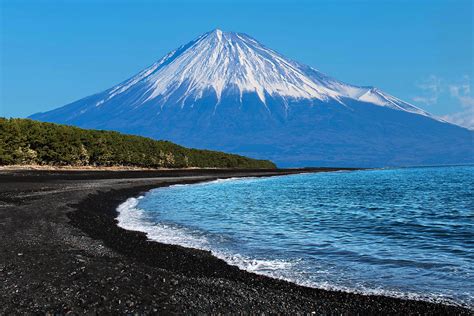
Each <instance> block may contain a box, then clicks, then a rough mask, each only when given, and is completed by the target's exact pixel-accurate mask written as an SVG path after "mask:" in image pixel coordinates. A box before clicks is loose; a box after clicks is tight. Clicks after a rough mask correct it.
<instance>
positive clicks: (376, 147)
mask: <svg viewBox="0 0 474 316" xmlns="http://www.w3.org/2000/svg"><path fill="white" fill-rule="evenodd" d="M32 118H34V119H38V120H43V121H51V122H58V123H66V124H72V125H78V126H81V127H90V128H102V129H112V130H119V131H122V132H127V133H134V134H140V135H144V136H151V137H154V138H160V139H168V140H171V141H175V142H178V143H181V144H183V145H187V146H193V147H200V148H208V149H218V150H227V151H231V152H236V153H240V154H246V155H249V156H253V157H259V158H270V159H273V160H274V161H276V162H277V163H279V164H280V165H315V164H318V165H353V166H385V165H402V164H403V165H413V164H434V163H462V162H472V161H474V159H473V156H474V155H473V154H474V152H473V150H472V145H473V144H472V141H473V133H472V132H470V131H468V130H466V129H463V128H460V127H458V126H455V125H452V124H449V123H446V122H443V121H441V120H439V119H437V118H435V117H433V116H432V115H430V114H429V113H427V112H425V111H423V110H422V109H420V108H417V107H416V106H414V105H411V104H409V103H407V102H404V101H402V100H400V99H398V98H396V97H394V96H391V95H389V94H387V93H385V92H383V91H380V90H379V89H377V88H374V87H360V86H355V85H350V84H347V83H344V82H341V81H339V80H336V79H334V78H331V77H329V76H327V75H325V74H323V73H321V72H319V71H318V70H316V69H314V68H311V67H309V66H306V65H303V64H300V63H297V62H295V61H292V60H289V59H287V58H285V57H284V56H282V55H280V54H278V53H277V52H275V51H273V50H271V49H269V48H267V47H265V46H263V45H262V44H260V43H259V42H258V41H256V40H255V39H253V38H251V37H250V36H248V35H245V34H241V33H232V32H222V31H221V30H218V29H217V30H214V31H211V32H208V33H205V34H203V35H201V36H199V37H198V38H197V39H195V40H193V41H191V42H190V43H188V44H186V45H183V46H181V47H180V48H178V49H176V50H175V51H172V52H170V53H169V54H167V55H166V56H164V57H163V58H161V59H160V60H159V61H158V62H156V63H154V64H153V65H151V66H150V67H148V68H147V69H145V70H143V71H141V72H140V73H138V74H137V75H136V76H133V77H132V78H130V79H128V80H126V81H124V82H122V83H120V84H118V85H116V86H114V87H112V88H111V89H108V90H106V91H104V92H101V93H98V94H95V95H92V96H90V97H87V98H84V99H81V100H79V101H76V102H74V103H71V104H69V105H66V106H64V107H61V108H59V109H56V110H53V111H50V112H46V113H39V114H35V115H33V116H32ZM445 143H446V145H443V144H445ZM446 146H447V147H446ZM451 148H452V150H451Z"/></svg>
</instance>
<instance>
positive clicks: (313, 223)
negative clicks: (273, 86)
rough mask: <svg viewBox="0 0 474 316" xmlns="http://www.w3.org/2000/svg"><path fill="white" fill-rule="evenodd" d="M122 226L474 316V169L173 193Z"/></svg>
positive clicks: (165, 192)
mask: <svg viewBox="0 0 474 316" xmlns="http://www.w3.org/2000/svg"><path fill="white" fill-rule="evenodd" d="M118 210H119V217H118V220H119V225H120V226H122V227H124V228H126V229H131V230H139V231H144V232H146V233H148V237H149V238H150V239H152V240H156V241H160V242H163V243H170V244H178V245H183V246H188V247H193V248H200V249H206V250H211V251H212V252H213V254H214V255H216V256H217V257H219V258H222V259H224V260H226V261H227V262H228V263H230V264H233V265H237V266H239V267H240V268H242V269H245V270H248V271H252V272H255V273H260V274H264V275H268V276H273V277H277V278H281V279H286V280H290V281H292V282H295V283H298V284H301V285H307V286H311V287H317V288H325V289H336V290H346V291H351V292H359V293H367V294H383V295H389V296H396V297H406V298H414V299H423V300H430V301H436V302H444V303H449V304H456V305H464V306H468V307H473V306H474V166H456V167H427V168H404V169H385V170H365V171H352V172H328V173H315V174H303V175H291V176H281V177H271V178H258V179H257V178H245V179H228V180H217V181H213V182H208V183H201V184H192V185H174V186H171V187H168V188H158V189H154V190H152V191H150V192H148V193H147V194H146V195H145V196H144V197H140V198H138V199H135V198H131V199H129V200H127V201H126V202H125V203H123V204H122V205H120V206H119V209H118Z"/></svg>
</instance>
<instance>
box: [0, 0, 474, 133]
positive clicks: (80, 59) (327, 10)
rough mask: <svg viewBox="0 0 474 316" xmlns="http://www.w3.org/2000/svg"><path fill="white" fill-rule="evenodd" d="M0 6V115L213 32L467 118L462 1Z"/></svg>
mask: <svg viewBox="0 0 474 316" xmlns="http://www.w3.org/2000/svg"><path fill="white" fill-rule="evenodd" d="M0 5H1V31H0V34H1V35H0V37H1V39H0V40H1V68H0V75H1V77H0V116H7V117H10V116H11V117H26V116H28V115H30V114H33V113H35V112H38V111H46V110H50V109H53V108H56V107H59V106H62V105H65V104H67V103H69V102H72V101H75V100H77V99H80V98H82V97H85V96H88V95H90V94H93V93H96V92H99V91H101V90H104V89H106V88H109V87H111V86H113V85H114V84H116V83H119V82H120V81H122V80H124V79H126V78H128V77H130V76H132V75H134V74H135V73H137V72H138V71H140V70H141V69H143V68H144V67H146V66H148V65H149V64H151V63H153V62H154V61H156V60H157V59H159V58H160V57H161V56H162V55H164V54H165V53H167V52H169V51H170V50H172V49H174V48H176V47H177V46H179V45H181V44H184V43H186V42H188V41H190V40H192V39H193V38H195V37H196V36H198V35H200V34H201V33H204V32H206V31H209V30H211V29H214V28H220V29H222V30H225V31H238V32H244V33H247V34H249V35H251V36H253V37H255V38H256V39H257V40H259V41H260V42H262V43H263V44H265V45H266V46H268V47H270V48H273V49H274V50H276V51H278V52H280V53H282V54H283V55H285V56H287V57H290V58H292V59H294V60H297V61H299V62H302V63H305V64H308V65H310V66H313V67H315V68H317V69H319V70H321V71H323V72H325V73H327V74H329V75H332V76H334V77H336V78H338V79H340V80H342V81H346V82H349V83H353V84H358V85H373V86H377V87H379V88H381V89H383V90H385V91H386V92H388V93H391V94H393V95H395V96H397V97H400V98H402V99H404V100H406V101H409V102H412V103H414V104H415V105H418V106H420V107H422V108H424V109H426V110H428V111H429V112H432V113H434V114H437V115H440V116H444V115H449V118H450V119H453V120H455V119H456V118H455V117H456V116H457V119H458V120H466V117H467V118H468V121H469V119H470V116H474V114H473V110H472V108H473V106H474V98H473V94H474V89H473V86H472V80H474V74H473V64H474V61H473V50H474V48H473V46H474V43H473V42H474V39H473V1H471V0H467V1H462V0H458V1H447V0H446V1H436V0H430V1H413V0H412V1H380V0H379V1H290V0H288V1H275V0H273V1H223V0H221V1H197V0H196V1H132V0H129V1H119V0H114V1H112V0H110V1H90V0H85V1H78V0H77V1H41V0H35V1H32V0H31V1H12V0H0ZM473 119H474V118H473ZM468 123H469V122H468ZM464 124H466V123H464ZM473 126H474V125H473Z"/></svg>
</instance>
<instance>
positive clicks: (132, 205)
mask: <svg viewBox="0 0 474 316" xmlns="http://www.w3.org/2000/svg"><path fill="white" fill-rule="evenodd" d="M335 172H340V171H335ZM254 178H255V177H254ZM243 179H251V177H235V178H228V179H222V180H224V181H226V180H243ZM219 180H221V179H218V180H211V181H199V182H197V183H189V184H182V183H180V184H178V185H180V186H188V185H195V184H206V183H214V182H217V181H219ZM174 185H175V184H170V185H168V186H164V187H163V186H162V187H157V188H153V189H151V190H148V191H146V192H141V193H140V194H138V195H137V196H133V197H129V198H127V199H126V200H125V201H123V202H122V203H120V204H119V205H118V206H117V207H116V213H117V217H116V218H115V220H116V222H117V226H118V227H120V228H122V229H125V230H127V231H136V232H141V233H143V234H145V236H146V238H147V239H148V240H149V241H150V242H156V243H161V244H166V245H170V246H179V247H184V248H187V249H193V250H198V251H205V252H209V253H211V255H212V256H214V257H215V258H217V259H219V260H223V261H224V262H226V263H227V264H228V265H229V266H232V267H237V268H239V269H240V270H242V271H245V272H248V273H252V274H256V275H261V276H265V277H268V278H271V279H276V280H281V281H285V282H289V283H292V284H295V285H297V286H301V287H307V288H312V289H317V290H326V291H333V292H344V293H349V294H357V295H364V296H382V297H389V298H396V299H403V300H409V301H422V302H427V303H434V304H443V305H448V306H454V307H467V308H472V306H469V305H463V304H462V303H459V302H456V301H453V300H441V299H440V300H436V298H432V297H429V296H423V295H421V294H417V293H404V292H391V291H382V292H381V291H378V293H377V291H374V292H376V293H374V292H370V291H368V292H364V291H358V290H355V289H353V290H351V289H341V288H337V287H332V288H331V287H330V286H329V287H327V288H325V287H318V286H313V285H310V284H309V283H307V284H301V283H298V281H295V280H292V279H286V278H284V277H278V276H275V275H271V274H270V275H269V274H266V273H264V272H259V271H255V270H252V269H250V270H249V269H246V267H248V265H246V264H242V262H243V261H241V260H239V261H235V260H232V259H233V257H234V255H238V254H234V255H233V254H226V255H222V254H220V253H219V252H217V253H216V252H214V249H210V248H201V247H199V246H195V245H194V244H189V243H186V242H184V243H183V242H181V243H180V242H179V241H178V242H168V241H166V240H167V239H166V238H165V240H163V239H161V240H160V238H159V237H157V236H156V235H155V234H153V231H150V230H148V229H147V228H146V227H142V226H140V225H138V227H134V226H135V225H134V223H131V222H129V223H128V224H126V223H125V221H127V222H128V221H129V219H128V217H129V216H132V215H130V214H128V216H127V218H123V219H121V218H120V217H121V216H122V215H123V212H127V213H128V212H134V211H135V210H138V211H140V210H142V209H138V208H137V206H138V204H139V200H140V199H142V198H144V197H145V196H146V195H147V194H149V193H150V192H152V191H154V190H155V189H163V188H167V187H171V186H174ZM134 219H137V218H134ZM139 221H140V219H139ZM130 224H131V225H130ZM146 226H148V225H146ZM134 228H136V229H134ZM150 234H153V236H154V237H149V235H150ZM155 237H156V238H155ZM229 255H230V257H229ZM246 263H248V262H246ZM369 290H370V289H369Z"/></svg>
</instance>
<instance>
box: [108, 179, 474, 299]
mask: <svg viewBox="0 0 474 316" xmlns="http://www.w3.org/2000/svg"><path fill="white" fill-rule="evenodd" d="M242 179H244V178H229V179H219V180H215V181H212V183H221V182H228V181H235V180H242ZM245 179H248V178H245ZM208 183H211V182H206V183H204V184H208ZM192 185H199V184H192ZM142 198H143V196H140V197H138V198H129V199H127V200H126V201H125V202H124V203H122V204H120V205H119V206H118V208H117V211H118V213H119V215H118V216H117V220H118V226H119V227H122V228H124V229H127V230H133V231H140V232H144V233H146V234H147V237H148V238H149V239H150V240H153V241H157V242H161V243H165V244H172V245H179V246H183V247H189V248H194V249H201V250H206V251H210V252H211V253H212V254H213V255H214V256H216V257H217V258H219V259H222V260H224V261H225V262H227V263H228V264H230V265H234V266H237V267H239V268H240V269H242V270H246V271H249V272H253V273H257V274H261V275H266V276H269V277H273V278H278V279H282V280H285V281H289V282H293V283H296V284H298V285H301V286H307V287H312V288H318V289H325V290H331V291H344V292H351V293H358V294H362V295H383V296H390V297H397V298H404V299H414V300H423V301H429V302H435V303H443V304H450V305H457V306H467V307H470V305H466V304H460V303H459V302H457V301H455V300H454V299H453V298H451V297H449V295H443V294H420V293H412V292H408V291H396V290H388V289H382V288H369V287H367V286H365V285H363V284H357V285H353V286H344V285H339V284H335V283H332V282H330V281H315V280H314V279H312V278H311V277H310V276H309V275H308V273H307V272H304V271H298V269H295V268H296V266H297V265H298V264H299V263H300V260H299V259H295V260H292V261H289V260H281V259H268V258H250V257H248V256H244V255H241V254H233V253H230V252H228V251H225V250H219V249H215V248H213V247H212V245H211V243H210V242H209V239H208V238H206V237H205V236H204V235H203V234H202V232H198V231H193V230H192V229H189V228H183V227H178V226H174V225H167V224H164V223H154V222H153V221H152V220H151V219H149V218H147V216H146V213H147V212H146V211H145V210H143V209H140V208H139V207H138V204H139V200H140V199H142ZM318 274H329V272H328V271H318ZM471 307H472V306H471Z"/></svg>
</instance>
